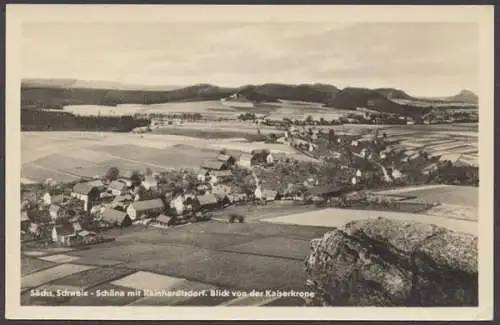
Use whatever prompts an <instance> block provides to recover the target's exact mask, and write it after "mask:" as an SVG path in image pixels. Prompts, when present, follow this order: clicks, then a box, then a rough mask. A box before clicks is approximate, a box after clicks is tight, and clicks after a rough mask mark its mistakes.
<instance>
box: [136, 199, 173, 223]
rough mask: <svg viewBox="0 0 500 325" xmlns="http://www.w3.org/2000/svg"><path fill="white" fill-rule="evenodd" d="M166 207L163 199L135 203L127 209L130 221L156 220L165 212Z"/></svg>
mask: <svg viewBox="0 0 500 325" xmlns="http://www.w3.org/2000/svg"><path fill="white" fill-rule="evenodd" d="M164 208H165V206H164V204H163V201H162V200H161V199H153V200H146V201H135V202H134V203H132V204H130V205H129V206H128V208H127V214H128V215H129V217H130V219H132V220H136V219H145V218H154V217H156V216H158V215H159V214H160V213H162V212H163V210H164Z"/></svg>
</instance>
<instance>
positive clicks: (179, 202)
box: [170, 195, 185, 215]
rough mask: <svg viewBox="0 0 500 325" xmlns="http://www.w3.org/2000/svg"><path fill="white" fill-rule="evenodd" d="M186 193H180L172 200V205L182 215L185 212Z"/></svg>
mask: <svg viewBox="0 0 500 325" xmlns="http://www.w3.org/2000/svg"><path fill="white" fill-rule="evenodd" d="M184 201H185V198H184V195H179V196H177V197H176V198H175V199H173V200H172V201H170V207H171V208H172V209H174V210H175V211H176V212H177V214H179V215H182V214H183V213H184Z"/></svg>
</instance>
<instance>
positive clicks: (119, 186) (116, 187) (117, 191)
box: [108, 181, 128, 196]
mask: <svg viewBox="0 0 500 325" xmlns="http://www.w3.org/2000/svg"><path fill="white" fill-rule="evenodd" d="M127 187H128V186H127V184H126V183H125V182H121V181H112V182H111V183H110V184H109V186H108V190H109V191H110V192H111V194H113V195H115V196H118V195H124V194H125V193H127V191H128V188H127Z"/></svg>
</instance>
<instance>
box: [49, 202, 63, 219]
mask: <svg viewBox="0 0 500 325" xmlns="http://www.w3.org/2000/svg"><path fill="white" fill-rule="evenodd" d="M49 214H50V218H51V219H52V220H56V219H59V218H61V217H62V215H63V210H62V208H61V207H60V206H58V205H55V204H52V205H51V206H50V207H49Z"/></svg>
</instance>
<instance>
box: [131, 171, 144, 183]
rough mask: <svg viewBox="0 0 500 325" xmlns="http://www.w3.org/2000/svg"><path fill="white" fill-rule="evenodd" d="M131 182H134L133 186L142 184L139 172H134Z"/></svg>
mask: <svg viewBox="0 0 500 325" xmlns="http://www.w3.org/2000/svg"><path fill="white" fill-rule="evenodd" d="M130 181H131V182H132V185H133V186H139V185H141V183H142V176H141V174H140V173H139V171H137V170H134V171H133V172H132V175H131V176H130Z"/></svg>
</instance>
